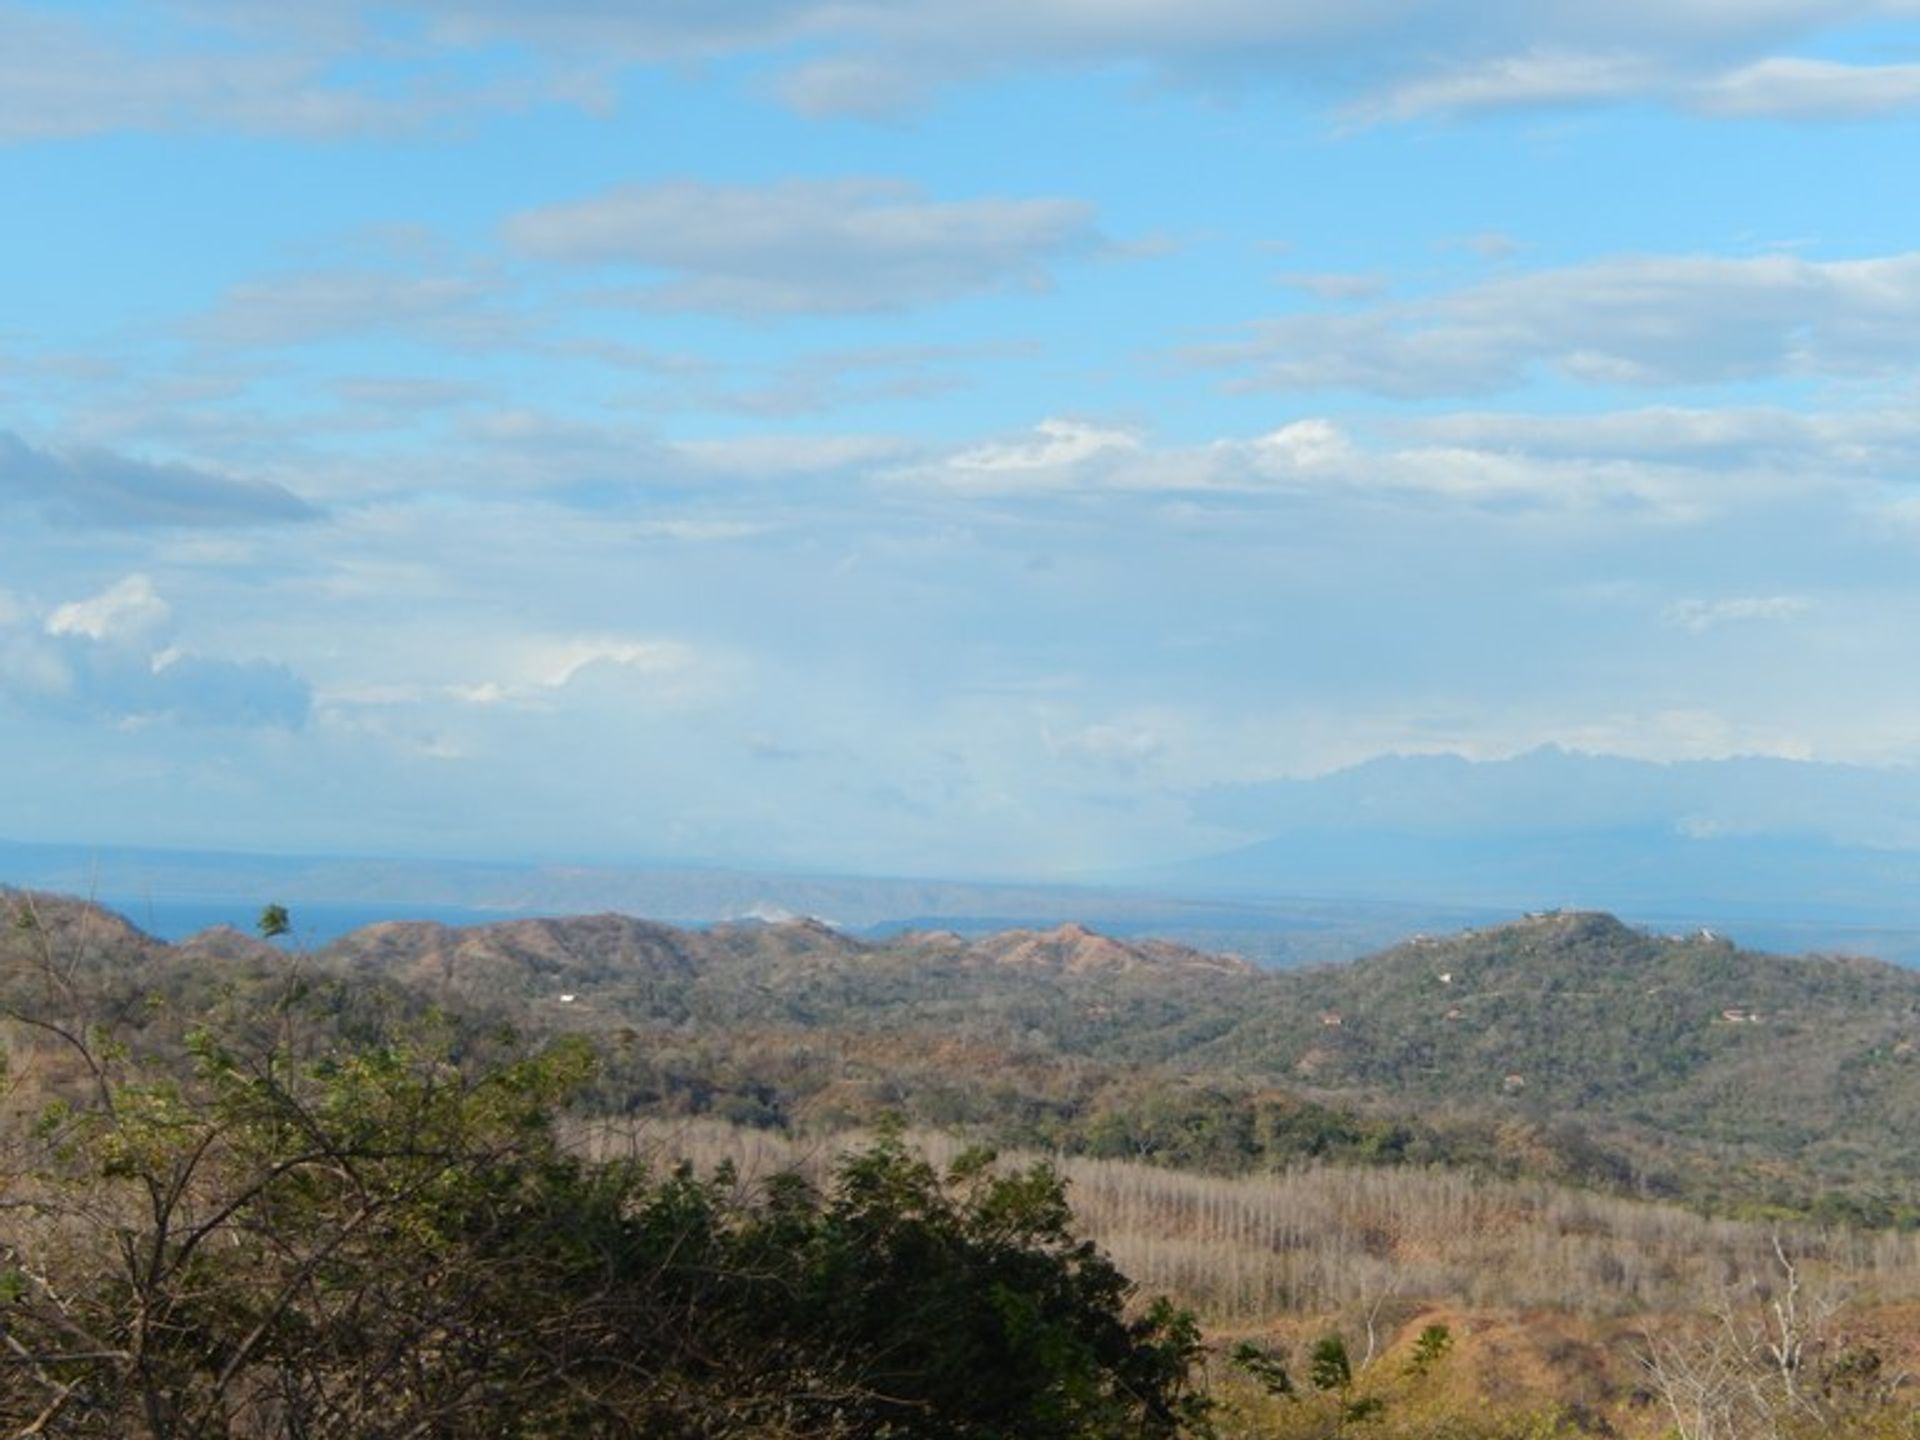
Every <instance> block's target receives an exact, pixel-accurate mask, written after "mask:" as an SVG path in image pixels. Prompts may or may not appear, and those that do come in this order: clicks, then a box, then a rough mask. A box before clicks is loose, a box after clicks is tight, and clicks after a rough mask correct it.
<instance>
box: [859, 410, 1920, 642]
mask: <svg viewBox="0 0 1920 1440" xmlns="http://www.w3.org/2000/svg"><path fill="white" fill-rule="evenodd" d="M880 473H881V474H882V475H884V476H885V477H886V478H887V479H888V480H889V481H890V482H891V483H894V484H904V485H914V486H927V487H934V488H937V489H940V490H945V491H948V492H950V493H954V494H959V495H982V496H985V495H1016V494H1028V495H1047V494H1092V493H1102V492H1105V493H1136V494H1159V495H1188V496H1194V495H1203V494H1208V493H1212V494H1217V495H1221V496H1234V495H1239V496H1258V495H1269V496H1283V495H1292V496H1299V497H1305V498H1308V499H1313V500H1319V501H1329V502H1332V501H1338V500H1340V499H1342V498H1343V497H1344V498H1347V499H1357V498H1362V497H1364V498H1366V499H1367V500H1368V501H1369V502H1371V503H1379V502H1384V501H1398V502H1401V503H1406V504H1414V505H1446V506H1452V507H1465V508H1470V509H1482V510H1487V511H1492V512H1498V513H1503V514H1517V515H1526V514H1540V513H1551V512H1565V513H1572V512H1588V513H1607V514H1612V515H1615V516H1619V517H1624V518H1631V519H1637V520H1641V521H1646V522H1651V523H1658V524H1674V523H1689V522H1694V521H1699V520H1703V519H1707V518H1709V517H1711V516H1714V515H1717V514H1723V513H1725V512H1727V511H1728V510H1729V509H1730V508H1732V507H1735V506H1738V505H1743V504H1765V503H1769V502H1771V501H1776V500H1781V499H1784V498H1787V497H1791V496H1795V495H1801V496H1807V495H1814V494H1825V495H1828V496H1829V497H1831V496H1832V495H1834V494H1835V493H1836V490H1837V488H1838V487H1843V486H1847V487H1851V489H1852V494H1853V496H1854V498H1855V499H1856V500H1858V501H1859V502H1860V503H1861V504H1863V505H1865V506H1866V507H1867V508H1875V507H1879V508H1882V509H1884V508H1885V506H1886V504H1888V503H1894V504H1897V503H1898V502H1897V501H1892V502H1889V501H1888V500H1887V498H1886V497H1887V496H1888V495H1898V494H1899V493H1901V491H1902V489H1903V488H1904V487H1907V486H1911V485H1912V484H1913V483H1914V482H1915V481H1916V480H1917V479H1920V419H1916V418H1915V417H1913V416H1910V415H1907V414H1906V413H1904V412H1897V411H1884V412H1883V411H1862V412H1855V413H1833V414H1824V415H1798V414H1793V413H1790V412H1785V411H1776V410H1765V409H1756V410H1746V411H1727V412H1720V411H1707V410H1684V409H1677V408H1650V409H1644V410H1633V411H1618V412H1610V413H1604V414H1598V415H1584V416H1580V415H1575V416H1536V415H1523V414H1512V415H1508V414H1460V415H1450V416H1440V417H1433V418H1426V419H1417V420H1403V421H1398V422H1378V423H1376V425H1374V426H1372V427H1369V428H1367V429H1364V430H1356V429H1353V428H1350V427H1349V426H1347V425H1343V424H1340V423H1337V422H1335V421H1333V420H1330V419H1327V418H1325V417H1306V418H1302V419H1297V420H1292V421H1289V422H1287V423H1285V424H1282V425H1279V426H1276V427H1275V428H1274V429H1272V430H1269V431H1267V432H1265V433H1262V434H1258V435H1253V436H1250V437H1246V438H1228V439H1220V440H1215V441H1211V442H1208V443H1204V444H1195V445H1157V444H1154V443H1153V442H1152V441H1151V439H1150V438H1149V437H1147V436H1144V435H1141V434H1137V433H1134V432H1130V431H1119V430H1112V429H1108V428H1104V427H1101V426H1098V425H1093V424H1089V423H1086V422H1082V421H1074V420H1064V419H1053V420H1047V421H1043V422H1041V423H1040V424H1039V425H1037V426H1035V427H1034V429H1033V430H1032V431H1031V432H1030V433H1028V434H1027V435H1024V436H1015V437H1011V438H1005V439H1000V440H995V441H992V442H990V443H986V444H979V445H972V446H966V447H962V448H959V449H956V450H953V451H950V452H948V453H947V454H945V455H940V456H932V457H925V458H921V459H918V460H915V461H912V462H910V463H905V464H899V465H895V466H893V467H892V468H890V469H886V470H883V471H881V472H880ZM1719 618H1748V617H1741V616H1736V615H1734V614H1733V613H1732V612H1728V613H1727V614H1725V615H1724V616H1721V617H1719Z"/></svg>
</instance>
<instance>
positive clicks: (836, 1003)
mask: <svg viewBox="0 0 1920 1440" xmlns="http://www.w3.org/2000/svg"><path fill="white" fill-rule="evenodd" d="M40 907H41V910H42V912H43V914H44V917H45V919H46V922H47V925H46V931H45V933H46V934H47V935H49V936H51V935H54V934H55V933H56V932H57V933H59V934H60V935H65V936H70V937H82V936H84V938H85V941H86V947H85V948H86V949H87V950H88V952H89V953H90V954H93V955H94V956H95V957H96V958H95V960H94V961H93V962H90V963H96V964H99V965H100V966H101V967H102V968H103V973H110V974H113V975H115V976H117V977H118V983H120V984H122V985H123V986H124V987H125V988H126V990H127V991H128V994H129V995H130V996H131V995H133V994H134V993H135V992H137V991H140V990H141V989H143V988H144V989H147V990H152V991H155V992H157V993H160V994H162V995H171V996H175V997H179V1007H190V1006H191V1004H193V1003H198V1002H197V1001H196V1000H195V999H194V997H196V996H197V997H200V998H201V999H204V998H205V997H206V996H207V995H210V994H212V993H215V991H216V990H217V989H218V988H219V987H220V986H221V985H225V986H227V987H229V988H231V987H232V986H233V985H234V984H236V983H242V982H245V983H265V981H264V977H267V976H269V975H270V974H271V973H272V971H273V968H274V966H275V965H276V964H277V963H281V962H280V960H279V957H278V956H276V954H275V953H274V952H273V951H272V950H271V948H270V947H267V946H265V945H262V944H261V943H260V942H258V941H256V940H253V939H251V938H250V937H246V936H243V935H240V934H238V933H236V932H233V931H224V932H215V933H208V934H203V935H200V936H196V937H193V938H192V939H190V940H188V941H185V942H182V943H181V944H179V945H176V946H171V947H170V946H166V945H163V944H161V943H160V942H158V941H156V940H153V939H151V938H150V937H147V936H144V935H143V934H141V932H139V931H138V930H137V929H135V928H134V927H132V926H131V925H129V924H127V923H126V922H125V921H123V920H120V919H118V918H117V917H112V916H109V915H106V914H104V913H103V912H100V911H98V910H95V909H93V908H91V907H87V906H83V905H80V904H79V903H78V902H59V901H50V900H48V901H42V902H40ZM304 964H305V965H306V966H307V967H308V969H309V971H310V972H311V973H312V975H314V976H315V977H317V978H322V979H328V980H329V981H330V982H331V983H337V984H340V985H342V986H344V987H345V988H344V989H343V990H342V992H341V995H342V998H341V1000H340V1002H339V1003H340V1006H341V1008H342V1013H346V1012H347V1011H350V1010H352V1009H353V1008H354V1007H355V1006H360V1005H365V1004H368V1003H371V1001H369V1000H368V998H367V997H369V996H372V995H375V994H377V993H384V992H385V991H386V990H391V992H392V993H393V994H394V995H395V996H397V997H401V1000H402V1003H408V1004H427V1003H433V1004H437V1005H441V1006H443V1007H448V1006H450V1007H452V1008H453V1009H454V1010H456V1011H458V1012H459V1013H463V1014H468V1015H471V1016H473V1017H475V1018H476V1019H484V1020H485V1021H487V1022H488V1023H500V1022H507V1023H511V1024H513V1025H516V1026H520V1027H530V1028H531V1029H533V1030H534V1031H536V1032H538V1031H556V1032H557V1031H577V1032H581V1033H585V1034H588V1035H590V1036H595V1037H598V1038H599V1039H600V1041H601V1042H602V1043H603V1045H604V1046H605V1047H606V1054H607V1058H606V1061H605V1063H604V1065H603V1073H602V1079H601V1081H600V1082H599V1088H598V1090H597V1091H596V1097H597V1098H596V1101H595V1103H597V1104H601V1105H604V1106H606V1107H609V1108H611V1109H615V1110H632V1109H636V1108H638V1109H643V1110H654V1111H659V1112H664V1113H681V1114H708V1113H711V1114H715V1115H720V1116H725V1117H729V1118H734V1119H742V1120H746V1121H749V1122H751V1123H756V1124H765V1125H773V1126H779V1127H788V1128H790V1127H795V1126H800V1127H809V1126H821V1125H827V1126H831V1125H835V1124H844V1123H857V1122H860V1121H863V1120H871V1119H873V1118H875V1117H877V1116H878V1115H880V1114H883V1113H887V1112H889V1111H900V1112H904V1113H905V1114H907V1115H908V1116H910V1117H911V1118H915V1119H918V1120H922V1121H926V1122H928V1123H935V1124H941V1125H946V1126H957V1127H959V1128H961V1129H967V1130H973V1131H976V1132H978V1133H981V1134H982V1135H984V1136H986V1137H988V1138H995V1139H999V1140H1003V1141H1010V1142H1014V1143H1021V1144H1028V1145H1035V1146H1040V1147H1044V1148H1061V1149H1066V1150H1069V1151H1079V1152H1083V1153H1088V1154H1094V1155H1100V1154H1109V1155H1115V1156H1128V1157H1134V1158H1153V1159H1158V1160H1161V1161H1164V1162H1168V1163H1179V1164H1190V1165H1200V1166H1203V1167H1206V1168H1213V1169H1219V1170H1244V1169H1248V1168H1260V1167H1267V1166H1277V1165H1284V1164H1287V1163H1290V1161H1291V1160H1293V1159H1297V1158H1299V1157H1301V1156H1320V1155H1335V1156H1339V1155H1346V1156H1350V1157H1353V1158H1362V1159H1368V1160H1372V1161H1376V1162H1379V1163H1405V1162H1410V1161H1411V1162H1426V1161H1440V1162H1453V1163H1467V1164H1473V1165H1478V1166H1490V1167H1492V1168H1495V1169H1498V1170H1502V1171H1505V1172H1507V1173H1542V1174H1549V1175H1560V1176H1563V1177H1568V1178H1574V1179H1579V1180H1582V1181H1585V1182H1587V1183H1595V1184H1602V1185H1607V1186H1611V1187H1614V1188H1620V1189H1627V1190H1633V1191H1638V1192H1641V1193H1649V1192H1650V1193H1661V1194H1675V1195H1682V1196H1691V1197H1693V1198H1695V1199H1696V1200H1701V1201H1709V1202H1711V1203H1715V1204H1719V1205H1727V1204H1747V1205H1778V1206H1785V1207H1789V1208H1798V1209H1806V1208H1808V1207H1813V1206H1819V1207H1824V1208H1823V1213H1832V1214H1855V1215H1859V1216H1861V1217H1864V1218H1868V1219H1889V1218H1893V1217H1895V1216H1897V1215H1904V1214H1907V1213H1910V1212H1916V1211H1920V1203H1916V1202H1920V1195H1916V1194H1915V1192H1914V1189H1913V1186H1912V1184H1911V1182H1910V1181H1909V1180H1908V1179H1907V1178H1906V1177H1908V1176H1910V1175H1912V1174H1913V1173H1915V1171H1916V1168H1917V1167H1920V975H1915V974H1913V973H1912V972H1909V971H1906V970H1902V969H1899V968H1897V967H1895V966H1891V965H1887V964H1884V963H1881V962H1877V961H1868V960H1860V959H1853V958H1845V957H1830V956H1813V957H1797V958H1795V957H1783V956H1777V955H1769V954H1764V953H1759V952H1754V951H1749V950H1744V949H1742V948H1740V947H1739V946H1737V945H1736V944H1734V943H1733V942H1732V941H1730V940H1728V939H1726V938H1723V937H1720V936H1718V935H1714V934H1711V933H1708V932H1704V931H1696V932H1693V933H1689V934H1686V935H1677V936H1675V935H1655V934H1651V933H1647V932H1645V931H1641V930H1636V929H1634V928H1632V927H1629V926H1626V925H1624V924H1622V923H1621V922H1619V921H1618V920H1616V919H1614V918H1613V917H1611V916H1608V915H1604V914H1597V913H1582V912H1570V913H1558V912H1555V913H1550V914H1539V915H1533V916H1529V917H1525V918H1523V919H1519V920H1516V921H1513V922H1511V923H1507V924H1503V925H1497V926H1492V927H1484V928H1479V929H1475V930H1470V931H1465V932H1461V933H1458V934H1454V935H1447V936H1423V937H1418V938H1415V939H1413V940H1410V941H1407V942H1405V943H1403V944H1400V945H1397V946H1394V947H1392V948H1390V949H1387V950H1384V951H1381V952H1378V953H1376V954H1374V955H1371V956H1368V957H1367V958H1365V959H1362V960H1359V961H1356V962H1353V963H1350V964H1343V965H1333V966H1326V967H1322V968H1319V969H1313V970H1305V971H1297V972H1270V971H1260V970H1257V969H1255V968H1253V967H1252V966H1249V965H1247V964H1246V963H1245V962H1243V961H1240V960H1238V959H1235V958H1233V957H1230V956H1221V955H1216V954H1210V953H1208V952H1205V951H1201V950H1196V949H1192V948H1189V947H1186V946H1182V945H1178V944H1173V943H1170V942H1165V941H1153V940H1122V939H1117V938H1114V937H1110V936H1104V935H1101V934H1098V933H1096V932H1094V931H1092V930H1090V929H1087V928H1085V927H1083V926H1078V925H1066V926H1060V927H1056V928H1054V929H1051V930H1042V931H1036V930H1011V931H1006V932H1002V933H999V934H995V935H990V936H984V937H967V936H963V935H959V934H956V933H953V932H943V931H915V932H908V933H905V934H902V935H899V936H896V937H893V938H891V939H887V940H873V939H862V938H857V937H854V936H850V935H847V934H845V933H842V932H841V931H838V930H836V929H834V928H832V927H830V926H828V925H826V924H823V923H821V922H819V921H817V920H781V921H775V922H749V923H738V924H728V925H719V926H714V927H712V928H709V929H705V930H690V929H682V928H677V927H674V926H670V925H664V924H660V923H657V922H652V921H647V920H640V919H635V918H632V917H629V916H624V915H618V914H611V913H609V914H601V915H592V916H580V917H566V918H555V919H539V920H509V921H501V922H497V923H493V924H486V925H479V926H470V927H458V926H447V925H439V924H432V923H425V922H389V923H383V924H378V925H373V926H369V927H366V928H363V929H361V930H358V931H355V932H354V933H352V934H350V935H348V936H346V937H344V938H342V939H341V940H338V941H336V942H334V943H333V944H331V945H328V946H326V947H324V948H323V949H321V950H320V951H318V952H317V953H315V954H313V955H312V956H310V957H307V959H306V961H305V962H304ZM216 976H218V977H219V978H218V979H217V980H216V979H215V978H213V977H216ZM236 976H237V977H239V978H238V980H236ZM247 977H252V979H251V981H248V979H247ZM406 997H411V998H406ZM179 1007H176V1008H179ZM156 1014H157V1015H159V1016H160V1018H158V1019H156V1020H154V1021H152V1022H151V1023H153V1024H154V1025H158V1026H162V1027H163V1028H164V1027H165V1026H166V1025H168V1024H171V1023H174V1022H172V1021H170V1020H168V1019H167V1018H166V1016H165V1014H164V1012H156Z"/></svg>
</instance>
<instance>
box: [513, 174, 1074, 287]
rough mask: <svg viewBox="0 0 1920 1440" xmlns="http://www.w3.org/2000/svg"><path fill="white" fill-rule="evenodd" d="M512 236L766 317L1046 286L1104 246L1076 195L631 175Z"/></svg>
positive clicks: (519, 219) (523, 224) (516, 223)
mask: <svg viewBox="0 0 1920 1440" xmlns="http://www.w3.org/2000/svg"><path fill="white" fill-rule="evenodd" d="M507 240H508V242H509V244H511V245H512V246H513V247H514V248H515V249H516V250H518V251H520V252H521V253H523V254H526V255H529V256H532V257H535V258H538V259H543V260H550V261H556V262H564V263H570V264H586V265H599V266H623V267H633V268H637V269H639V270H641V271H645V272H660V273H662V274H663V275H664V276H665V277H666V278H664V279H661V280H657V281H649V282H646V283H642V284H640V285H637V286H634V287H630V288H629V289H626V290H624V291H619V292H616V293H615V296H613V297H608V298H619V299H622V300H625V301H627V302H630V303H633V304H637V305H641V306H644V307H648V308H657V309H664V310H712V311H720V312H724V313H740V314H748V315H766V314H783V313H809V312H811V313H834V312H857V311H870V310H893V309H899V308H903V307H906V306H912V305H923V304H931V303H935V302H938V301H942V300H950V299H955V298H958V297H960V296H964V295H970V294H977V293H980V292H984V291H993V290H1000V289H1006V288H1009V287H1014V288H1028V289H1032V288H1039V287H1044V286H1045V285H1046V284H1047V283H1048V281H1049V276H1050V267H1051V266H1052V265H1053V264H1054V263H1055V262H1056V261H1058V260H1061V259H1063V258H1066V257H1068V256H1071V255H1074V254H1079V253H1086V252H1089V251H1091V250H1093V249H1095V248H1096V247H1097V246H1098V244H1099V243H1100V242H1099V237H1098V235H1097V233H1096V232H1095V230H1094V228H1093V211H1092V207H1090V206H1088V205H1086V204H1084V203H1082V202H1080V201H1077V200H1059V199H1039V200H1008V199H981V200H958V201H938V200H930V199H927V198H926V197H924V196H923V195H922V194H921V193H920V191H919V190H917V189H916V188H915V187H913V186H911V185H908V184H905V183H903V182H899V181H891V180H864V179H862V180H804V181H803V180H794V181H787V182H784V183H780V184H774V185H767V186H723V185H711V184H707V183H705V182H701V181H695V180H684V181H678V182H673V183H668V184H661V185H633V186H626V187H622V188H619V189H615V190H611V191H608V192H606V193H604V194H602V195H598V196H595V197H594V198H592V199H588V200H582V201H577V202H574V203H571V204H564V205H553V206H548V207H545V208H542V209H538V210H529V211H525V212H523V213H521V214H519V215H517V216H515V217H513V219H512V220H510V221H509V222H508V225H507Z"/></svg>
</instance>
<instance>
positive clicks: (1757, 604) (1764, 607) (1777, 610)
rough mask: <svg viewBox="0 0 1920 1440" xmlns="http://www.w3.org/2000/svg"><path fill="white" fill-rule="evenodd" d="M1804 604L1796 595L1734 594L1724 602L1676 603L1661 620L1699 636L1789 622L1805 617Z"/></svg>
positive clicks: (1692, 601)
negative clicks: (1745, 625)
mask: <svg viewBox="0 0 1920 1440" xmlns="http://www.w3.org/2000/svg"><path fill="white" fill-rule="evenodd" d="M1807 605H1808V602H1807V600H1806V598H1805V597H1804V596H1800V595H1736V596H1731V597H1729V598H1727V599H1724V600H1677V601H1675V602H1674V603H1673V604H1672V605H1669V606H1668V607H1667V609H1666V611H1665V614H1664V616H1663V618H1664V619H1665V620H1666V623H1667V624H1669V625H1675V626H1678V627H1679V628H1680V629H1682V630H1689V631H1691V632H1693V633H1694V634H1696V635H1700V634H1704V633H1705V632H1707V631H1709V630H1715V629H1718V628H1719V627H1720V626H1722V625H1732V624H1742V623H1748V622H1754V621H1781V620H1791V619H1793V618H1794V617H1796V616H1798V615H1803V614H1805V613H1806V610H1807Z"/></svg>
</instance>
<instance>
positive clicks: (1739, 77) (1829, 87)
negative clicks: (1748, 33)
mask: <svg viewBox="0 0 1920 1440" xmlns="http://www.w3.org/2000/svg"><path fill="white" fill-rule="evenodd" d="M1691 100H1692V104H1693V105H1694V106H1695V107H1696V108H1697V109H1700V110H1703V111H1705V112H1707V113H1708V114H1710V115H1725V116H1737V117H1749V116H1765V117H1769V118H1773V119H1782V120H1858V119H1864V118H1867V117H1869V116H1875V115H1888V114H1894V113H1897V112H1899V111H1903V110H1912V109H1914V108H1916V107H1920V65H1845V64H1841V63H1839V62H1838V61H1832V60H1807V59H1798V58H1793V57H1776V58H1774V59H1769V60H1760V61H1756V62H1755V63H1754V64H1751V65H1746V66H1742V67H1741V68H1739V69H1737V70H1731V71H1728V72H1727V73H1726V74H1724V75H1717V76H1715V77H1713V78H1712V79H1711V80H1708V81H1705V82H1703V83H1702V84H1700V85H1698V86H1696V87H1695V88H1694V90H1693V92H1692V95H1691Z"/></svg>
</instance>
